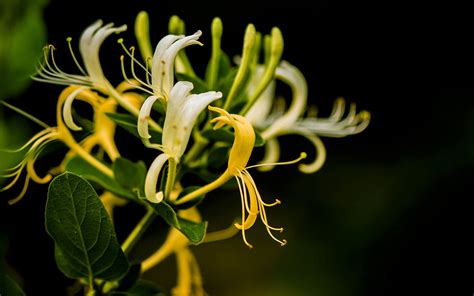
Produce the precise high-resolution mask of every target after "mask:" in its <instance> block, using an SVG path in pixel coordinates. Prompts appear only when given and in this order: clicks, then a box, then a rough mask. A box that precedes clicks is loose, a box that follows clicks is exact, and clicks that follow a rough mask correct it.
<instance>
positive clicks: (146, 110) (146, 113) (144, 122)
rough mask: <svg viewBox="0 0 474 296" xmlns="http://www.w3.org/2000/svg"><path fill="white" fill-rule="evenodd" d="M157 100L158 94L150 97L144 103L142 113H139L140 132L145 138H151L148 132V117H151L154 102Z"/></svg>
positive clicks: (138, 126)
mask: <svg viewBox="0 0 474 296" xmlns="http://www.w3.org/2000/svg"><path fill="white" fill-rule="evenodd" d="M156 100H158V97H157V96H150V97H148V98H147V99H146V100H145V102H144V103H143V105H142V108H141V109H140V113H139V114H138V123H137V129H138V134H139V135H140V137H142V138H144V139H149V138H151V136H150V134H149V133H148V119H149V118H150V113H151V108H152V107H153V104H154V103H155V102H156Z"/></svg>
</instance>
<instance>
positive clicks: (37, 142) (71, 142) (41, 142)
mask: <svg viewBox="0 0 474 296" xmlns="http://www.w3.org/2000/svg"><path fill="white" fill-rule="evenodd" d="M78 89H80V87H77V86H70V87H67V88H66V89H65V90H63V91H62V93H61V95H60V96H59V99H58V102H57V106H56V121H57V126H55V127H50V126H48V125H47V124H45V123H43V122H41V121H40V120H38V119H36V118H33V120H35V122H37V123H39V124H40V125H41V126H43V127H44V129H43V130H42V131H40V132H38V133H37V134H35V135H34V136H33V137H32V138H31V139H30V140H28V141H27V142H26V144H24V145H23V146H22V147H20V148H18V149H16V150H11V151H9V152H12V153H16V152H21V151H24V150H25V149H28V150H27V151H26V153H25V155H24V157H23V160H22V161H21V162H20V163H18V164H17V165H15V166H14V167H12V168H10V169H8V170H6V174H4V175H2V177H3V178H13V179H12V181H11V182H10V183H9V184H7V185H6V186H4V187H3V188H2V189H1V190H0V191H5V190H8V189H10V188H11V187H13V186H14V185H15V184H16V183H17V181H18V180H19V178H20V176H21V174H22V172H23V170H26V177H25V181H24V184H23V188H22V190H21V192H20V194H19V195H18V196H17V197H16V198H14V199H12V200H10V201H9V203H10V204H14V203H16V202H18V201H19V200H20V199H21V198H22V197H23V196H24V195H25V193H26V191H27V189H28V184H29V181H30V179H31V180H33V181H34V182H36V183H38V184H45V183H48V182H49V181H50V180H51V178H52V175H51V173H47V174H46V175H45V176H44V177H40V176H39V175H38V174H37V172H36V170H35V168H34V164H35V162H36V160H37V159H38V157H39V156H40V154H41V152H42V151H43V150H44V148H45V147H46V146H47V145H48V144H50V143H52V142H55V141H60V142H63V143H64V144H66V146H68V147H69V148H70V149H71V150H72V151H74V154H77V155H79V156H80V157H82V158H84V159H85V160H86V161H87V162H89V163H90V164H92V165H93V166H95V167H96V168H97V169H99V170H100V171H102V172H103V173H104V174H106V175H108V176H113V172H112V171H111V170H110V169H109V168H108V167H107V166H105V165H104V164H102V163H101V162H99V161H97V160H96V159H95V158H94V157H93V156H92V155H90V154H89V153H88V151H86V149H85V148H84V147H82V146H81V145H80V144H79V143H77V142H76V140H75V139H74V137H73V136H72V135H71V133H70V132H69V130H68V129H67V127H66V125H65V123H64V120H63V117H62V106H63V105H64V103H65V101H66V100H67V98H68V97H70V96H71V94H73V93H76V92H77V90H78ZM76 95H77V96H79V97H80V98H85V97H87V96H90V95H92V94H89V93H87V92H84V91H82V92H80V93H77V94H76ZM4 104H5V103H4ZM11 108H12V107H11ZM13 108H14V107H13ZM19 112H20V113H23V114H25V113H24V112H22V111H21V110H20V111H19ZM26 116H29V117H30V118H31V117H32V116H31V115H26Z"/></svg>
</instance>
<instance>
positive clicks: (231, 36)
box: [0, 0, 474, 296]
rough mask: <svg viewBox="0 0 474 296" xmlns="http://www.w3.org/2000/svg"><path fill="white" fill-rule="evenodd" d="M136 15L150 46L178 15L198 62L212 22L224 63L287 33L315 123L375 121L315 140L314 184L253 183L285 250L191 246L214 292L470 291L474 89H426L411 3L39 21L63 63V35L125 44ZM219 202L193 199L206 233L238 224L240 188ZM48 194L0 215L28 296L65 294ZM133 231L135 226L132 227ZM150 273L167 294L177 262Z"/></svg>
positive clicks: (33, 193)
mask: <svg viewBox="0 0 474 296" xmlns="http://www.w3.org/2000/svg"><path fill="white" fill-rule="evenodd" d="M142 9H145V10H147V11H148V13H149V14H150V19H151V24H152V29H151V33H152V36H153V37H152V41H153V42H157V41H158V40H159V39H160V38H161V37H162V36H164V34H166V30H167V23H168V19H169V17H170V16H171V15H173V14H177V15H179V16H180V17H181V18H183V19H184V20H185V22H186V25H187V32H194V31H195V30H197V29H201V30H203V36H202V38H201V40H202V41H203V43H204V44H205V46H204V47H202V48H197V47H196V48H190V49H189V50H187V52H188V55H189V56H190V58H191V60H192V62H194V64H196V63H198V62H196V61H199V60H200V59H201V60H202V59H204V60H205V61H207V58H208V56H209V54H210V32H209V29H210V23H211V21H212V18H213V17H214V16H219V17H221V19H222V21H223V24H224V35H223V45H222V47H223V49H224V51H226V52H227V53H228V54H229V55H231V56H232V55H235V54H239V53H240V51H241V43H242V39H243V33H244V30H245V26H246V25H247V23H249V22H252V23H254V24H255V25H256V28H257V30H259V31H261V32H264V33H267V32H269V31H270V29H271V28H272V27H273V26H278V27H280V28H281V30H282V32H283V36H284V38H285V52H284V55H283V57H284V59H285V60H288V61H290V62H291V63H292V64H294V65H296V66H298V67H299V68H300V69H301V71H302V72H303V73H304V74H305V76H306V79H307V81H308V85H309V102H310V104H317V105H318V107H319V109H320V113H321V115H322V116H324V115H327V114H329V112H330V110H331V106H332V103H333V100H334V99H335V98H337V97H339V96H343V97H345V98H346V99H347V100H348V101H350V102H356V103H357V106H358V109H359V110H362V109H365V110H369V111H370V112H371V114H372V121H371V123H370V126H369V128H368V129H367V130H366V131H364V132H363V133H362V134H360V135H356V136H352V137H347V138H343V139H327V138H325V139H323V141H324V142H325V144H326V148H327V150H328V159H327V162H326V164H325V165H324V167H323V168H322V170H321V171H319V172H317V173H316V174H313V175H302V174H299V173H298V172H297V170H296V169H295V168H294V167H290V168H289V167H284V168H281V167H280V168H277V169H275V170H274V171H272V172H270V173H266V174H261V173H258V172H257V171H255V172H253V173H252V174H253V176H254V178H255V180H256V182H257V184H258V185H259V189H260V190H261V193H262V195H265V196H268V198H270V197H271V196H275V195H276V196H277V197H278V198H280V199H281V200H282V201H283V204H282V205H281V206H279V207H277V208H272V209H271V210H269V211H268V215H269V219H270V220H271V221H273V224H275V225H284V227H285V232H284V236H285V237H286V238H287V240H288V241H289V244H288V245H287V246H285V247H284V248H280V247H278V245H277V244H275V243H274V242H273V241H272V240H271V239H270V238H268V237H267V235H266V234H265V233H264V231H263V227H260V226H257V227H255V228H256V230H254V229H252V231H249V233H250V234H249V236H250V239H251V240H252V242H253V244H254V246H255V248H254V249H253V250H248V249H247V248H246V247H245V245H244V244H243V243H242V242H241V238H240V237H236V238H234V239H231V240H228V241H224V242H218V243H213V244H209V245H203V246H200V247H197V248H195V254H196V256H197V258H198V261H199V263H200V266H201V271H202V273H203V276H204V279H205V288H206V291H208V293H209V294H210V295H329V296H332V295H334V296H335V295H412V294H413V295H429V294H431V293H432V292H438V293H442V294H443V295H470V294H472V292H473V290H472V288H473V285H472V258H471V256H470V254H472V245H470V244H468V243H467V241H468V240H469V237H470V236H472V227H470V226H469V225H472V193H467V192H470V190H469V189H470V188H471V185H472V182H473V181H472V179H473V176H474V175H473V174H472V173H473V161H474V117H473V114H474V101H473V98H474V88H469V87H472V85H473V84H472V79H471V80H468V79H466V77H465V76H463V75H462V74H461V73H459V72H453V73H451V72H450V73H444V74H448V75H447V76H449V77H447V78H444V76H442V77H443V78H441V79H440V77H437V79H434V80H431V79H428V78H427V77H428V76H427V74H426V73H424V72H422V71H421V70H420V68H422V67H421V60H422V59H423V58H424V57H426V55H423V54H421V55H420V49H419V48H418V45H417V44H419V43H418V42H417V41H419V40H420V39H423V36H424V35H423V34H424V33H423V32H418V31H416V30H415V29H413V28H412V27H411V26H410V25H409V24H408V21H407V19H406V16H404V14H403V12H405V11H406V10H409V9H410V8H409V7H399V6H397V4H395V3H393V4H390V3H385V4H380V3H379V2H357V3H356V2H353V3H352V2H349V3H348V2H344V1H314V2H312V3H311V4H308V3H307V2H306V1H300V0H298V1H286V2H285V3H281V4H280V3H275V2H271V1H247V0H245V1H229V2H221V1H186V2H185V1H173V2H165V1H145V0H143V1H110V2H107V1H90V0H87V1H74V2H73V1H71V2H69V1H60V0H56V1H51V2H50V4H49V5H48V6H47V7H46V10H45V14H44V15H45V21H46V24H47V28H48V40H49V42H51V43H53V44H54V45H56V47H57V48H58V56H59V55H60V52H62V54H63V56H67V54H68V51H67V47H66V42H65V38H66V37H67V36H73V37H76V39H75V40H76V41H77V40H78V36H79V34H80V32H82V30H83V29H84V28H85V27H86V26H88V25H89V24H90V23H92V22H93V21H95V20H96V19H98V18H101V19H103V20H104V21H105V22H110V21H113V22H115V24H117V25H121V24H123V23H125V24H128V25H129V29H128V31H127V32H126V33H125V34H123V35H124V37H125V40H126V42H127V41H128V44H129V45H131V44H133V43H134V39H133V35H132V33H133V22H134V18H135V16H136V14H137V13H138V12H139V11H140V10H142ZM113 40H114V37H112V38H110V40H109V41H108V43H107V44H105V45H104V49H103V50H102V53H105V52H107V54H102V56H101V57H102V58H103V59H104V60H105V62H104V64H107V65H116V67H115V68H114V67H110V68H106V69H107V71H110V73H112V77H114V75H115V77H116V78H117V79H119V78H120V77H121V76H120V75H121V74H120V72H119V63H118V61H119V60H118V57H119V55H120V54H122V51H121V49H120V48H119V46H118V45H117V44H116V43H115V42H114V41H113ZM109 53H110V54H109ZM65 60H66V59H65ZM433 63H435V62H434V61H433ZM201 70H202V69H201ZM201 74H202V71H201ZM458 78H459V79H458ZM59 91H60V88H59V87H54V86H53V87H50V86H47V87H45V86H41V85H40V86H38V85H36V84H35V85H33V86H32V87H30V89H29V90H28V91H27V92H26V94H25V95H24V96H22V99H21V100H18V104H17V105H20V106H22V107H24V108H25V109H29V111H30V112H32V113H35V114H39V113H38V111H39V110H40V109H41V108H45V107H46V106H49V107H51V106H53V105H54V101H55V96H57V94H58V93H59ZM48 96H50V97H48ZM43 106H45V107H43ZM41 110H42V109H41ZM48 110H49V109H46V108H45V109H44V110H43V111H42V112H43V114H48V112H49V111H48ZM40 113H41V112H40ZM42 116H44V117H41V118H42V119H45V120H46V118H47V117H45V116H46V115H42ZM281 143H282V150H283V151H284V152H283V155H282V158H286V159H288V158H291V157H292V156H294V155H297V153H298V152H299V151H301V150H302V149H303V148H306V149H311V146H309V145H308V144H307V143H305V142H304V141H300V139H298V138H296V137H286V138H283V139H282V141H281ZM132 157H133V156H132ZM228 195H229V196H224V195H222V194H221V195H219V194H215V195H214V196H215V198H209V200H206V202H204V203H203V204H202V206H201V209H202V212H203V216H204V218H205V219H207V220H209V221H210V228H211V229H219V228H223V227H224V226H226V225H228V224H229V223H230V222H231V221H232V219H233V217H234V216H235V215H237V214H238V213H239V211H240V205H239V201H238V195H237V193H232V194H228ZM2 196H9V193H8V192H7V193H2ZM45 199H46V186H38V185H32V187H31V190H30V193H29V194H28V195H27V196H26V197H25V198H24V200H23V201H22V202H21V203H19V204H18V205H15V206H13V207H9V206H7V205H6V201H5V199H3V200H2V201H1V205H0V209H1V212H0V213H1V217H0V222H1V223H2V224H1V225H2V227H4V228H5V231H6V233H8V234H9V239H10V249H9V252H8V257H7V260H8V262H9V263H10V265H11V266H12V267H13V268H14V269H15V270H16V271H17V273H18V274H19V275H20V278H21V279H22V280H23V286H24V288H25V290H26V291H27V294H30V295H40V294H41V295H43V294H45V293H46V294H50V295H53V294H54V295H55V294H58V295H60V294H62V293H63V291H64V287H65V286H66V285H67V284H68V282H67V281H64V280H63V276H62V275H61V274H60V273H59V272H58V271H57V269H56V267H55V265H54V262H53V248H52V242H51V241H50V239H49V237H47V235H46V233H45V232H44V227H43V207H44V202H45ZM124 217H125V215H124ZM135 223H136V220H133V219H131V221H130V226H129V227H133V225H134V224H135ZM147 277H148V278H149V279H153V280H155V281H157V282H159V283H161V284H162V285H163V286H164V287H165V288H167V289H169V288H171V287H172V286H173V285H174V277H175V270H174V261H173V260H172V259H169V260H167V261H165V262H164V264H163V266H162V267H158V268H156V270H155V271H153V272H150V273H148V274H147ZM458 291H464V293H462V292H458ZM466 292H467V293H466ZM458 293H459V294H458Z"/></svg>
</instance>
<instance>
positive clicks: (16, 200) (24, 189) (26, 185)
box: [8, 175, 30, 205]
mask: <svg viewBox="0 0 474 296" xmlns="http://www.w3.org/2000/svg"><path fill="white" fill-rule="evenodd" d="M29 182H30V177H29V176H28V175H27V176H26V178H25V183H24V184H23V189H21V192H20V194H19V195H18V196H17V197H15V198H14V199H11V200H9V201H8V204H9V205H14V204H16V203H17V202H19V201H20V200H21V199H22V198H23V196H25V193H26V190H27V189H28V183H29Z"/></svg>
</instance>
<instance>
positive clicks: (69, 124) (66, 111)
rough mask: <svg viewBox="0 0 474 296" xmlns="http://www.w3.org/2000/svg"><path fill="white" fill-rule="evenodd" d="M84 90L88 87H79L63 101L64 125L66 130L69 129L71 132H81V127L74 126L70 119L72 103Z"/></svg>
mask: <svg viewBox="0 0 474 296" xmlns="http://www.w3.org/2000/svg"><path fill="white" fill-rule="evenodd" d="M84 89H88V87H79V88H78V89H76V90H74V91H73V92H71V94H70V95H69V96H68V97H67V98H66V100H65V101H64V106H63V118H64V123H65V124H66V126H67V127H68V128H70V129H71V130H73V131H80V130H82V127H80V126H78V125H76V124H75V123H74V120H73V119H72V102H73V101H74V99H75V98H76V96H77V95H78V94H80V93H81V92H82V91H83V90H84Z"/></svg>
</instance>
